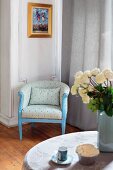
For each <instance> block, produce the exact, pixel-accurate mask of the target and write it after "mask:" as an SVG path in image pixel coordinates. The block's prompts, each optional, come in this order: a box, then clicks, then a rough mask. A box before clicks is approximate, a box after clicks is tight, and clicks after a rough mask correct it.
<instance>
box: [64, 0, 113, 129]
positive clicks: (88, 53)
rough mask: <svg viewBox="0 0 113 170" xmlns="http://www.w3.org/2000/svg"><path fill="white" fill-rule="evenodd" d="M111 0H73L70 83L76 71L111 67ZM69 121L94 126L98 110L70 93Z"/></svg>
mask: <svg viewBox="0 0 113 170" xmlns="http://www.w3.org/2000/svg"><path fill="white" fill-rule="evenodd" d="M64 3H65V1H64ZM112 4H113V2H112V0H73V7H72V11H71V12H72V14H73V16H72V17H73V18H72V36H71V37H72V46H71V53H70V75H69V85H70V87H71V86H72V84H73V82H74V74H75V73H76V72H77V71H80V70H82V71H84V70H90V69H93V68H95V67H100V68H101V69H103V68H108V67H109V68H111V67H112V64H111V63H112V19H113V18H112V15H113V12H112V9H113V8H112V7H113V5H112ZM64 13H65V11H64ZM64 40H65V38H64ZM68 123H70V124H72V125H74V126H77V127H79V128H80V129H84V130H92V129H95V128H96V113H92V112H91V111H89V110H88V109H87V106H86V105H85V104H83V103H82V101H81V99H80V97H75V96H72V95H70V98H69V114H68Z"/></svg>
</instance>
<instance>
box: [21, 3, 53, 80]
mask: <svg viewBox="0 0 113 170" xmlns="http://www.w3.org/2000/svg"><path fill="white" fill-rule="evenodd" d="M28 2H29V0H25V1H21V4H20V24H21V28H20V32H19V36H20V37H21V39H20V41H21V42H20V43H21V47H20V51H21V52H20V54H21V55H20V56H19V76H20V77H19V78H20V79H27V80H28V81H34V80H37V79H42V78H45V79H49V78H50V76H51V75H52V72H53V67H52V64H53V50H54V49H53V41H54V34H53V36H52V38H28V37H27V4H28ZM30 2H36V3H48V4H53V5H54V1H53V0H46V1H45V0H30ZM53 15H54V11H53ZM53 21H54V17H53Z"/></svg>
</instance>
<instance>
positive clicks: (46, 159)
mask: <svg viewBox="0 0 113 170" xmlns="http://www.w3.org/2000/svg"><path fill="white" fill-rule="evenodd" d="M84 143H85V144H86V143H90V144H93V145H95V146H96V147H97V132H96V131H85V132H76V133H69V134H65V135H61V136H57V137H53V138H50V139H48V140H45V141H44V142H41V143H39V144H38V145H35V146H34V147H33V148H31V149H30V150H29V151H28V152H27V154H26V156H25V159H24V163H23V170H60V169H62V170H102V169H103V170H113V153H101V154H100V155H99V157H98V159H97V161H96V163H95V164H94V165H90V166H84V165H81V164H80V163H79V161H78V155H77V154H76V152H75V150H76V147H77V146H78V145H79V144H84ZM60 146H66V147H67V148H68V154H70V155H72V156H73V161H72V163H71V164H69V165H57V164H55V163H53V162H52V161H51V156H52V155H53V153H54V152H55V151H57V150H58V148H59V147H60Z"/></svg>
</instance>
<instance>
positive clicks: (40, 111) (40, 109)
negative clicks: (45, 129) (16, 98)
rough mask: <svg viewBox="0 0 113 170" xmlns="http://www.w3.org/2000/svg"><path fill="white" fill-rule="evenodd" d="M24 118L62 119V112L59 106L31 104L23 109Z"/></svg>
mask: <svg viewBox="0 0 113 170" xmlns="http://www.w3.org/2000/svg"><path fill="white" fill-rule="evenodd" d="M22 117H23V118H39V119H62V112H61V109H60V107H58V106H50V105H30V106H27V107H26V108H24V109H23V110H22Z"/></svg>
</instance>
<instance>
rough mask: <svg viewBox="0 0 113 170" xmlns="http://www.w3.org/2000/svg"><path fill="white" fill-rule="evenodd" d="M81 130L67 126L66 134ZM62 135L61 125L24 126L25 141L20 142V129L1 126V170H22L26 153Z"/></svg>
mask: <svg viewBox="0 0 113 170" xmlns="http://www.w3.org/2000/svg"><path fill="white" fill-rule="evenodd" d="M77 131H79V129H77V128H74V127H72V126H70V125H67V128H66V133H71V132H77ZM57 135H61V128H60V125H59V124H39V123H38V124H36V126H35V128H31V126H30V124H27V125H23V140H22V141H20V140H19V136H18V128H17V127H13V128H7V127H5V126H3V125H1V124H0V170H21V167H22V162H23V159H24V156H25V154H26V152H27V151H28V150H29V149H30V148H31V147H33V146H34V145H36V144H38V143H39V142H42V141H43V140H46V139H49V138H51V137H54V136H57Z"/></svg>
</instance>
